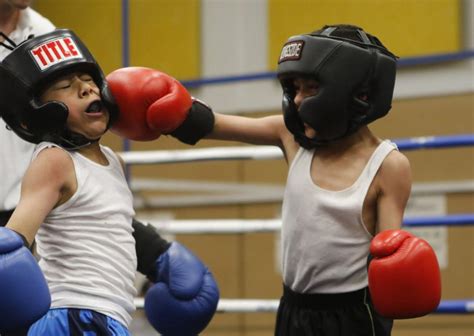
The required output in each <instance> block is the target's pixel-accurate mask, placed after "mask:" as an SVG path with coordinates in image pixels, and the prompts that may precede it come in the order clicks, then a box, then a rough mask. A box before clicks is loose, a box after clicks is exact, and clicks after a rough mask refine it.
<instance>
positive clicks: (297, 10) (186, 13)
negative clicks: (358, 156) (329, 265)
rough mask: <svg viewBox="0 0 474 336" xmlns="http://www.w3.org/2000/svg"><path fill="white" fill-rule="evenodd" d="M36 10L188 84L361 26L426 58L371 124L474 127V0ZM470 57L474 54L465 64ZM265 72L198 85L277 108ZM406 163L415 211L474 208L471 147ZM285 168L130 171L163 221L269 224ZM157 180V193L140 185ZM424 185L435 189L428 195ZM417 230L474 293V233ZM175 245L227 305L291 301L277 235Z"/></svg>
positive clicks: (109, 55) (281, 0)
mask: <svg viewBox="0 0 474 336" xmlns="http://www.w3.org/2000/svg"><path fill="white" fill-rule="evenodd" d="M33 7H34V8H35V9H36V10H38V11H39V12H40V13H42V14H43V15H44V16H46V17H48V18H49V19H50V20H51V21H52V22H53V23H54V24H55V25H56V26H57V27H60V28H71V29H73V30H74V31H75V32H76V33H78V35H79V36H80V37H81V39H83V40H84V41H85V43H86V44H87V45H88V47H89V48H90V49H91V51H92V53H93V54H94V55H95V56H96V58H97V60H98V62H99V63H100V64H101V66H102V68H103V70H104V72H105V73H109V72H111V71H112V70H114V69H117V68H120V67H122V66H146V67H152V68H156V69H159V70H161V71H164V72H166V73H168V74H170V75H172V76H174V77H175V78H177V79H180V80H182V81H184V82H189V81H190V80H195V79H213V78H214V79H216V78H221V77H226V76H230V77H234V79H238V78H240V76H243V77H249V79H251V78H255V77H258V76H252V75H255V74H264V73H271V72H272V71H274V70H275V69H276V64H277V59H278V54H279V51H280V48H281V46H282V45H283V43H284V42H285V41H286V39H287V37H288V36H290V35H292V34H298V33H302V32H310V31H313V30H315V29H317V28H319V27H321V26H322V25H324V24H331V23H352V24H356V25H359V26H361V27H363V28H364V29H365V30H366V31H368V32H370V33H373V34H375V35H377V36H378V37H379V38H380V39H381V40H382V41H383V42H384V44H385V45H386V46H387V47H388V48H389V49H390V50H391V51H393V52H394V53H395V54H396V55H398V56H399V57H400V60H405V59H413V60H415V62H413V63H414V64H412V65H407V66H404V67H401V68H400V69H399V71H398V75H397V84H396V90H395V100H394V104H393V107H392V110H391V112H390V113H389V114H388V116H387V117H385V118H383V119H381V120H378V121H376V122H375V123H374V124H372V125H371V128H372V129H373V130H374V131H375V132H376V134H378V135H379V136H381V137H382V138H390V139H400V138H408V137H422V136H432V135H435V136H436V135H438V136H441V135H455V134H467V133H473V130H474V95H473V92H474V70H473V65H474V59H473V57H472V50H473V49H474V42H473V31H474V25H473V12H474V1H471V0H416V1H415V0H411V1H410V0H383V1H382V0H314V1H310V0H306V1H305V0H129V1H124V0H81V1H63V0H36V1H34V3H33ZM469 51H471V56H468V57H464V56H465V53H466V52H469ZM453 55H454V56H456V55H461V57H458V58H456V57H450V56H453ZM463 55H464V56H463ZM425 56H426V57H425ZM439 56H442V57H439ZM444 56H448V57H444ZM443 59H447V61H443ZM416 60H419V61H420V62H417V61H416ZM247 75H249V76H247ZM263 77H264V78H263V79H260V80H256V79H254V80H247V81H241V80H235V81H231V82H223V81H219V80H216V82H217V83H210V84H207V85H198V86H196V87H193V88H191V89H190V91H191V93H192V95H193V96H195V97H198V98H200V99H202V100H204V101H206V102H207V103H208V104H210V105H211V106H212V107H213V109H214V111H216V112H220V113H234V114H246V115H249V116H252V117H260V116H264V115H269V114H279V113H281V111H280V104H281V93H280V88H279V84H278V82H277V81H276V80H275V79H272V78H271V77H268V76H266V77H265V76H263ZM210 82H212V81H210ZM105 144H106V145H108V146H110V147H112V148H113V149H115V150H117V151H119V152H120V151H124V150H134V151H137V150H139V151H142V150H175V149H194V148H208V147H217V146H219V147H220V146H242V144H238V143H231V142H217V141H209V140H204V141H201V142H200V143H199V144H197V145H196V146H194V147H190V146H187V145H183V144H180V143H179V142H177V141H176V140H174V139H173V138H170V137H166V136H162V137H161V138H159V139H158V140H156V141H153V142H147V143H139V142H124V141H123V139H120V138H119V137H117V136H115V135H113V134H109V135H107V136H106V138H105ZM406 155H407V156H408V158H409V160H410V162H411V166H412V169H413V179H414V191H416V190H418V191H419V192H414V193H413V196H412V198H411V199H410V203H409V207H408V209H407V215H410V214H411V215H443V214H458V213H474V193H473V191H474V150H473V149H472V147H460V148H447V149H432V150H430V149H428V150H426V149H424V150H417V151H410V152H407V153H406ZM286 171H287V167H286V163H285V162H284V160H283V159H279V160H258V161H251V160H226V161H210V162H194V163H180V164H160V165H140V166H131V167H130V178H131V185H132V186H133V187H134V193H135V197H136V202H137V212H138V216H139V217H140V216H144V217H146V218H152V219H156V221H157V222H158V221H159V220H161V219H215V218H237V219H259V218H261V219H263V218H278V217H279V215H280V208H281V195H282V190H283V185H284V183H285V179H286ZM147 185H148V186H150V185H151V186H155V187H153V188H144V187H143V186H147ZM185 186H187V188H186V187H185ZM241 187H243V188H241ZM239 188H240V189H239ZM425 189H429V190H432V191H431V192H430V193H429V194H428V193H426V192H422V190H425ZM420 190H421V191H420ZM433 190H434V191H433ZM249 193H251V194H253V195H254V197H249ZM256 194H258V195H260V197H255V195H256ZM250 196H251V195H250ZM216 200H218V201H216ZM420 234H422V235H424V236H425V237H427V238H428V239H431V240H432V244H433V246H435V249H436V252H437V253H438V256H439V258H440V264H441V268H442V281H443V299H466V298H474V280H473V279H474V227H472V226H464V227H437V228H426V229H422V230H421V231H420ZM169 238H170V239H177V240H179V241H181V242H183V243H184V244H186V245H188V246H189V247H190V248H191V249H193V250H194V251H195V252H196V253H197V254H198V255H199V256H200V257H201V258H202V259H203V260H204V261H205V263H207V264H208V265H209V266H210V268H211V269H212V271H213V273H214V274H215V276H216V278H217V281H218V283H219V286H220V289H221V296H222V297H223V298H258V299H277V298H278V297H279V295H280V294H281V277H280V273H279V266H278V246H279V245H278V238H279V237H278V234H275V233H247V234H232V235H228V234H219V235H179V236H176V237H169ZM142 316H143V312H141V311H137V313H136V320H135V321H134V324H133V326H132V332H133V334H134V335H151V334H153V332H152V331H151V329H150V328H149V327H147V326H146V322H145V321H144V320H143V317H142ZM274 318H275V315H274V314H273V313H223V314H216V316H215V318H214V320H213V321H212V322H211V324H210V326H209V327H208V329H207V330H206V331H205V332H204V334H205V335H225V336H244V335H245V336H264V335H272V332H273V325H274ZM393 335H394V336H409V335H417V336H423V335H431V336H437V335H459V336H462V335H466V336H467V335H470V336H472V335H474V316H473V315H472V314H471V315H468V314H465V315H457V314H455V315H430V316H427V317H423V318H419V319H414V320H400V321H396V323H395V327H394V332H393Z"/></svg>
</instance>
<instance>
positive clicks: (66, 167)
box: [7, 148, 76, 244]
mask: <svg viewBox="0 0 474 336" xmlns="http://www.w3.org/2000/svg"><path fill="white" fill-rule="evenodd" d="M75 184H76V177H75V172H74V165H73V163H72V160H71V158H70V157H69V155H68V154H67V153H66V152H65V151H64V150H62V149H59V148H47V149H44V150H43V151H41V152H40V153H39V154H38V156H37V158H36V159H35V160H33V161H32V163H31V164H30V166H29V168H28V170H27V171H26V174H25V176H24V177H23V180H22V187H21V197H20V202H19V203H18V206H17V207H16V209H15V211H14V212H13V215H12V217H11V218H10V220H9V221H8V223H7V227H9V228H10V229H12V230H14V231H16V232H19V233H21V234H22V235H23V236H24V237H25V238H26V239H27V240H28V242H29V243H30V244H31V243H32V242H33V240H34V237H35V235H36V232H37V231H38V229H39V227H40V225H41V224H42V223H43V221H44V219H45V218H46V216H47V215H48V213H49V212H50V211H51V210H52V209H53V208H54V207H55V206H57V205H59V204H62V203H64V202H65V201H66V200H67V199H68V198H69V197H70V196H71V195H72V194H73V193H74V188H75Z"/></svg>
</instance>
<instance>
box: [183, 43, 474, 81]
mask: <svg viewBox="0 0 474 336" xmlns="http://www.w3.org/2000/svg"><path fill="white" fill-rule="evenodd" d="M473 57H474V50H463V51H460V52H454V53H442V54H432V55H424V56H414V57H404V58H402V59H400V60H398V62H397V67H398V68H402V69H403V68H407V67H412V66H420V65H432V64H440V63H446V62H458V61H464V60H468V59H470V58H473ZM276 78H277V74H276V72H274V71H264V72H254V73H247V74H242V75H234V76H216V77H208V78H199V79H190V80H180V82H181V83H182V84H183V85H184V86H186V87H187V88H189V89H191V88H196V87H200V86H203V85H216V84H226V83H236V82H243V81H244V82H249V81H256V80H269V79H270V80H271V79H276Z"/></svg>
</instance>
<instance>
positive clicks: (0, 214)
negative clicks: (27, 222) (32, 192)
mask: <svg viewBox="0 0 474 336" xmlns="http://www.w3.org/2000/svg"><path fill="white" fill-rule="evenodd" d="M12 214H13V210H0V226H5V225H7V223H8V220H9V219H10V217H11V216H12Z"/></svg>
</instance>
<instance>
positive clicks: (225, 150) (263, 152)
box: [120, 134, 474, 165]
mask: <svg viewBox="0 0 474 336" xmlns="http://www.w3.org/2000/svg"><path fill="white" fill-rule="evenodd" d="M393 142H395V143H396V144H397V146H398V148H399V149H400V150H401V151H409V150H416V149H436V148H450V147H461V146H472V145H474V134H460V135H446V136H428V137H414V138H406V139H396V140H394V141H393ZM120 155H121V156H122V158H123V159H124V161H125V163H126V164H134V165H145V164H157V163H181V162H196V161H209V160H270V159H280V158H282V157H283V153H282V151H281V149H280V148H278V147H276V146H234V147H231V146H229V147H214V148H197V149H182V150H160V151H133V152H130V151H127V152H122V153H120Z"/></svg>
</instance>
